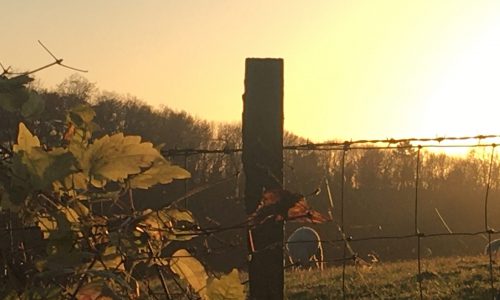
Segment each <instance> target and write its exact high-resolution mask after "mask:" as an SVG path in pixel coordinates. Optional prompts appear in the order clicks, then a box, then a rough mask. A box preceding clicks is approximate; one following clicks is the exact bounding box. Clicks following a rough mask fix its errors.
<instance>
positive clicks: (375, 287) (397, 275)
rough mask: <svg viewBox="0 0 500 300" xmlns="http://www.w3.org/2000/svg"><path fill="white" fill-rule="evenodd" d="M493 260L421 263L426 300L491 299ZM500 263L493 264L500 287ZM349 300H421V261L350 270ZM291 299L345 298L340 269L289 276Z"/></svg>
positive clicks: (347, 277)
mask: <svg viewBox="0 0 500 300" xmlns="http://www.w3.org/2000/svg"><path fill="white" fill-rule="evenodd" d="M488 262H489V260H488V258H487V257H486V256H471V257H448V258H433V259H425V260H423V261H422V273H421V274H422V275H421V279H422V291H423V298H424V299H478V300H479V299H491V289H490V276H489V264H488ZM498 269H499V266H498V264H494V265H493V270H494V280H495V281H494V284H495V286H497V287H498V283H499V278H498ZM345 291H346V298H347V299H419V297H420V292H419V287H418V281H417V262H416V261H400V262H392V263H378V264H375V265H373V266H371V267H355V266H347V268H346V275H345ZM286 295H287V298H288V299H342V266H340V267H332V268H328V269H326V270H325V271H323V272H320V271H317V270H312V271H290V272H287V273H286Z"/></svg>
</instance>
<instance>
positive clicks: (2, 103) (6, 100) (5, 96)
mask: <svg viewBox="0 0 500 300" xmlns="http://www.w3.org/2000/svg"><path fill="white" fill-rule="evenodd" d="M22 103H23V102H22V101H20V100H19V99H16V97H15V95H14V94H13V93H0V108H1V109H3V110H6V111H8V112H15V111H18V110H19V109H20V108H21V105H22Z"/></svg>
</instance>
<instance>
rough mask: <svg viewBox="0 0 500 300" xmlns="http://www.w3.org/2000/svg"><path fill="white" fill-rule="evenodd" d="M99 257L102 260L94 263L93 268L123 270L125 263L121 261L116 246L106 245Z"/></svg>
mask: <svg viewBox="0 0 500 300" xmlns="http://www.w3.org/2000/svg"><path fill="white" fill-rule="evenodd" d="M101 258H102V260H98V261H97V262H96V263H95V265H94V267H93V268H92V269H93V270H112V271H114V270H122V271H124V270H125V264H123V263H122V261H123V259H122V256H121V254H120V253H119V252H118V251H117V247H116V246H107V247H106V249H104V252H103V253H102V255H101Z"/></svg>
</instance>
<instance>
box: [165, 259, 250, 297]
mask: <svg viewBox="0 0 500 300" xmlns="http://www.w3.org/2000/svg"><path fill="white" fill-rule="evenodd" d="M170 269H171V270H172V272H174V273H175V274H177V275H179V277H180V278H182V279H183V280H185V281H186V282H188V283H189V285H190V286H191V287H192V288H193V290H194V291H195V292H196V293H198V294H199V295H200V297H201V298H202V299H211V298H207V295H206V289H205V287H206V286H207V280H208V275H207V272H206V271H205V267H203V265H202V264H201V263H200V262H199V261H198V260H197V259H196V258H194V257H192V255H191V253H189V252H188V251H187V250H186V249H179V250H177V251H176V252H175V253H174V254H173V255H172V260H171V261H170ZM238 299H244V298H238Z"/></svg>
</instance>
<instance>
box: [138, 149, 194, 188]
mask: <svg viewBox="0 0 500 300" xmlns="http://www.w3.org/2000/svg"><path fill="white" fill-rule="evenodd" d="M190 176H191V174H189V172H188V171H186V170H184V169H183V168H181V167H179V166H175V165H172V164H171V163H170V162H169V161H167V160H166V159H165V158H163V157H161V156H160V157H158V158H157V159H155V160H154V161H153V165H152V166H151V167H150V168H149V169H147V170H146V171H144V172H142V173H140V174H137V175H134V176H132V177H131V179H130V187H131V188H138V189H148V188H150V187H151V186H153V185H155V184H159V183H160V184H167V183H170V182H172V181H173V180H174V179H186V178H189V177H190Z"/></svg>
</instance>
